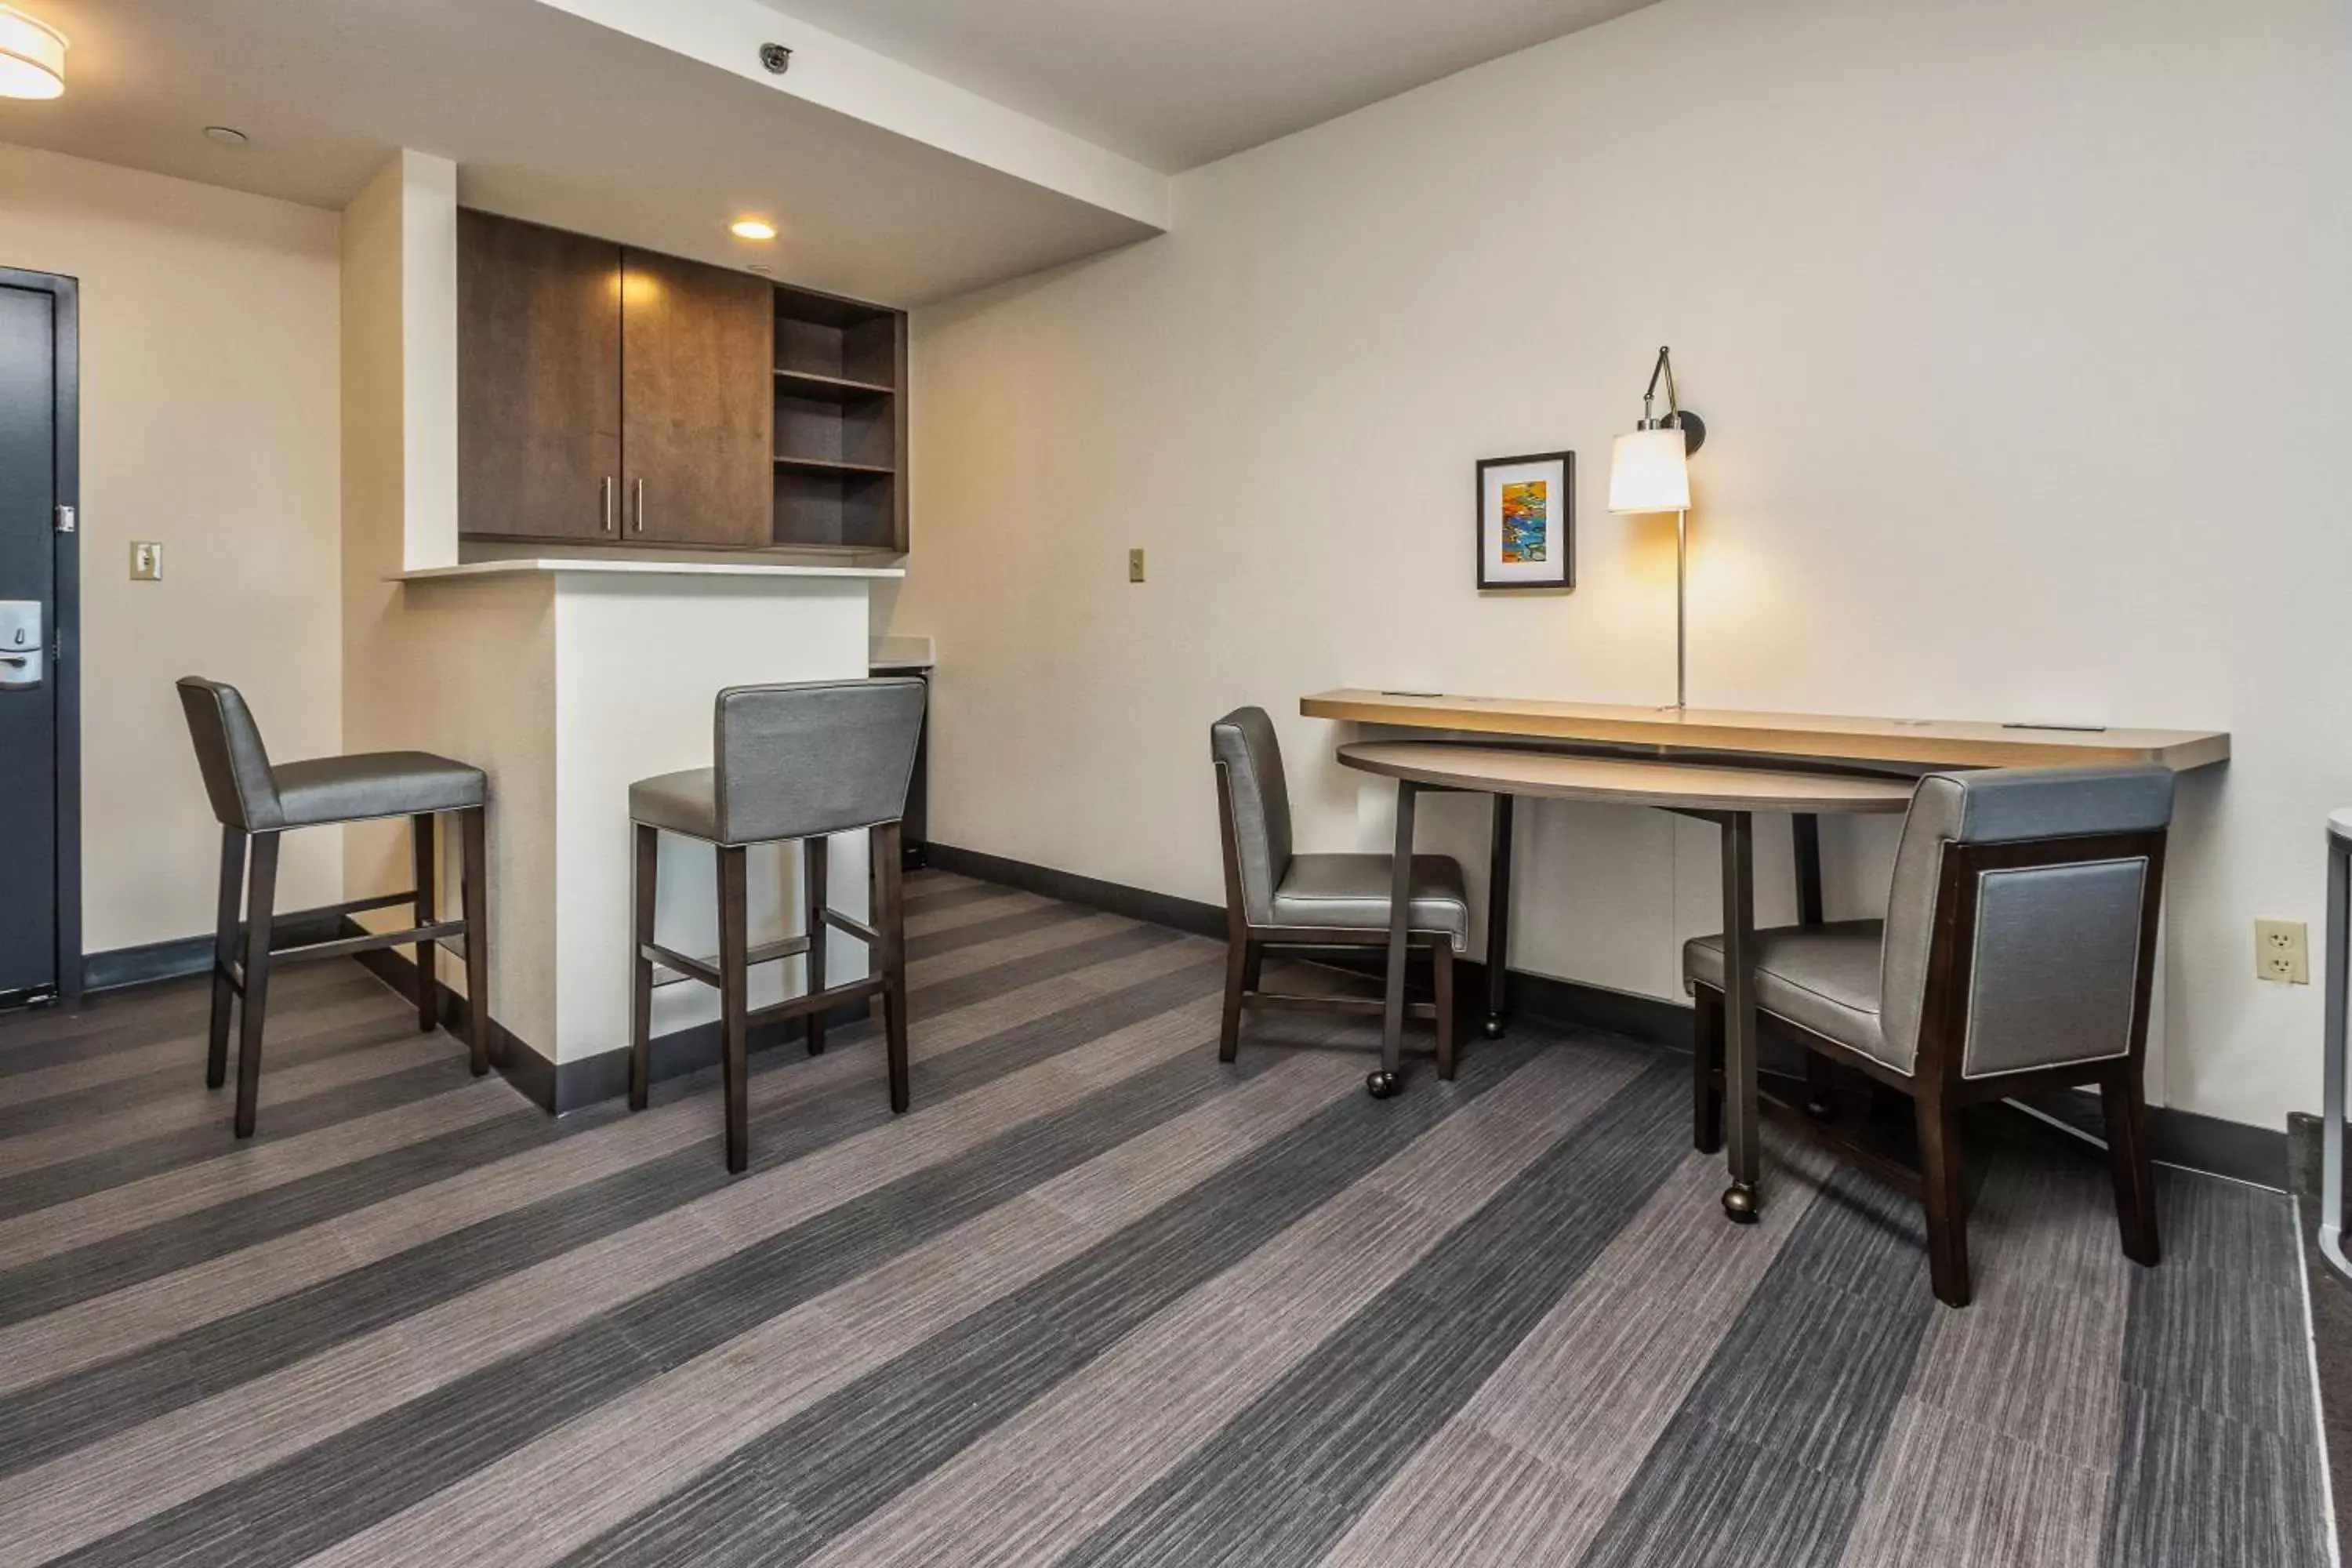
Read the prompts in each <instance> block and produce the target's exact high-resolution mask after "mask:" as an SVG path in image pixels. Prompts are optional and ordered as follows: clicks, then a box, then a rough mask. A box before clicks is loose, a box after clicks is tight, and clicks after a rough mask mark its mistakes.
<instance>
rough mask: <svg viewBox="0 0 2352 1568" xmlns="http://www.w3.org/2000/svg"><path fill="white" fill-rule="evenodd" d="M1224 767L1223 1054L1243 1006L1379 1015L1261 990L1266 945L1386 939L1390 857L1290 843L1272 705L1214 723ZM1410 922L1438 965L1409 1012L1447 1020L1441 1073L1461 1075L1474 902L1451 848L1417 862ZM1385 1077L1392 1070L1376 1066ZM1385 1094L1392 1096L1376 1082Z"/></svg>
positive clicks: (1367, 1001)
mask: <svg viewBox="0 0 2352 1568" xmlns="http://www.w3.org/2000/svg"><path fill="white" fill-rule="evenodd" d="M1209 750H1210V755H1211V757H1212V759H1213V761H1214V763H1215V764H1216V770H1217V817H1218V822H1219V826H1220V827H1221V828H1222V830H1223V840H1224V859H1225V941H1226V950H1225V1008H1224V1020H1223V1032H1222V1033H1221V1035H1220V1036H1219V1042H1218V1052H1217V1054H1218V1056H1219V1057H1220V1058H1222V1059H1223V1060H1225V1061H1232V1060H1233V1059H1234V1055H1235V1054H1236V1052H1237V1051H1238V1050H1239V1049H1240V1044H1241V1019H1242V1008H1243V1006H1244V1005H1257V1006H1264V1007H1294V1008H1295V1007H1320V1008H1328V1009H1333V1010H1337V1011H1340V1012H1354V1013H1370V1014H1378V1013H1379V1012H1380V1010H1381V1004H1380V1002H1379V1000H1378V999H1377V998H1373V997H1353V996H1301V995H1289V994H1279V993H1274V992H1267V991H1264V990H1261V989H1260V988H1259V985H1258V971H1259V968H1260V966H1261V964H1262V963H1263V961H1264V958H1265V950H1266V949H1267V948H1268V947H1385V946H1386V945H1387V943H1388V940H1389V930H1388V928H1389V909H1390V898H1391V880H1390V871H1391V868H1392V867H1393V865H1394V864H1395V862H1394V861H1393V860H1392V859H1391V858H1390V857H1389V856H1386V855H1382V854H1377V853H1371V854H1355V855H1300V854H1296V853H1294V852H1293V851H1292V849H1291V847H1290V790H1289V786H1288V784H1286V781H1285V779H1284V777H1283V772H1282V747H1281V745H1280V744H1279V743H1278V742H1276V739H1275V734H1274V723H1273V721H1271V720H1269V719H1268V718H1267V717H1266V716H1265V710H1264V709H1263V708H1240V709H1236V710H1234V711H1233V712H1231V713H1228V714H1226V715H1225V716H1224V717H1223V718H1222V719H1220V720H1218V721H1216V722H1215V723H1214V724H1213V725H1211V726H1210V727H1209ZM1411 899H1412V902H1411V905H1410V918H1409V921H1408V923H1409V925H1410V926H1411V931H1412V944H1413V946H1414V947H1415V949H1417V950H1419V951H1421V952H1425V953H1426V954H1427V955H1428V957H1429V961H1430V964H1431V969H1432V973H1431V989H1432V991H1433V994H1434V999H1433V1002H1429V1003H1416V1004H1414V1005H1412V1006H1410V1007H1408V1008H1407V1009H1406V1013H1407V1016H1411V1017H1414V1018H1426V1019H1430V1020H1432V1021H1433V1022H1434V1023H1435V1024H1436V1026H1437V1071H1438V1076H1439V1077H1441V1078H1448V1079H1450V1078H1452V1077H1453V1076H1454V953H1455V952H1459V951H1461V950H1462V949H1463V948H1464V947H1465V945H1466V944H1467V943H1468V942H1469V940H1470V900H1469V895H1468V894H1467V893H1466V892H1465V891H1464V884H1463V880H1462V868H1461V866H1460V865H1459V864H1457V863H1456V862H1455V861H1454V859H1452V858H1450V857H1448V856H1444V855H1416V856H1414V857H1413V858H1412V891H1411ZM1373 1076H1374V1078H1375V1079H1378V1078H1382V1077H1389V1078H1393V1076H1394V1075H1393V1074H1383V1073H1375V1074H1374V1075H1373ZM1374 1092H1375V1093H1380V1092H1382V1091H1381V1089H1380V1088H1379V1087H1378V1086H1377V1085H1376V1086H1375V1089H1374Z"/></svg>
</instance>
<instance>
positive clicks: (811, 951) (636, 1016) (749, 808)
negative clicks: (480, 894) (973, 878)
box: [629, 679, 923, 1172]
mask: <svg viewBox="0 0 2352 1568" xmlns="http://www.w3.org/2000/svg"><path fill="white" fill-rule="evenodd" d="M922 725H923V683H922V682H921V681H920V680H916V679H894V680H824V681H809V682H804V683H802V684H798V685H791V686H737V687H730V688H729V689H727V690H725V691H722V692H720V693H719V703H718V718H717V731H718V732H717V735H716V738H715V742H714V746H713V750H712V754H713V756H715V757H716V758H717V763H716V765H714V766H712V767H708V768H694V769H690V770H688V772H685V773H664V774H662V775H661V776H660V777H658V778H650V779H640V780H639V781H637V782H636V783H635V784H631V785H630V786H629V818H630V820H631V821H632V822H634V823H635V825H636V839H637V845H636V861H635V877H634V879H633V888H632V892H633V901H634V903H635V940H634V946H633V951H634V952H635V977H634V985H633V990H632V997H631V1000H632V1004H633V1005H632V1008H631V1031H630V1041H629V1045H630V1052H629V1107H630V1109H631V1110H644V1109H645V1107H646V1091H647V1089H648V1088H649V1087H650V1084H649V1079H650V1078H651V1073H652V1059H653V990H654V966H655V965H656V964H659V965H661V966H662V967H663V968H665V969H667V970H671V971H673V972H675V973H678V974H682V975H685V976H687V977H688V978H690V979H694V980H698V981H700V982H702V983H703V984H705V985H710V986H715V987H717V989H718V991H719V1034H720V1061H721V1073H722V1076H723V1077H724V1078H725V1079H726V1084H727V1168H728V1169H729V1170H730V1171H737V1172H740V1171H741V1170H743V1169H744V1168H745V1167H746V1166H747V1165H748V1164H749V1163H750V1162H751V1091H750V1083H749V1070H750V1069H749V1065H748V1058H749V1055H750V1050H751V1026H752V1024H754V1023H755V1022H763V1021H766V1020H769V1019H777V1020H784V1019H791V1018H797V1017H805V1018H806V1019H807V1020H808V1044H809V1050H810V1052H811V1053H812V1054H814V1053H815V1052H818V1051H821V1050H823V1049H824V1010H825V1009H826V1008H828V1007H833V1006H837V1005H840V1004H842V1003H845V1002H855V1001H860V1000H863V999H865V998H867V997H875V996H878V997H880V998H881V1000H882V1024H883V1035H884V1038H885V1040H886V1042H887V1052H888V1055H889V1058H890V1066H889V1072H890V1109H891V1110H906V1109H907V1100H908V1083H907V961H906V940H905V922H904V917H903V914H902V911H901V909H900V900H899V886H900V879H901V877H902V875H903V872H902V868H901V867H900V864H899V838H900V828H899V822H900V818H901V817H902V816H904V815H905V813H906V809H907V785H908V781H909V780H910V779H911V778H912V777H913V775H914V771H915V742H916V738H917V737H918V736H919V734H920V733H921V732H922ZM861 827H862V828H865V829H866V830H867V833H868V836H869V843H868V847H867V855H866V859H867V861H868V868H867V869H868V888H869V902H868V905H867V913H868V915H869V917H870V920H871V923H870V924H867V923H863V922H860V921H855V920H852V919H850V918H849V917H848V916H847V915H844V914H840V913H837V912H836V911H835V910H833V909H832V908H831V907H830V906H829V905H828V904H827V902H826V900H825V836H826V835H827V834H833V833H848V832H852V831H854V830H856V829H857V828H861ZM666 832H667V833H677V834H682V835H684V836H685V837H688V838H698V839H700V840H702V841H703V842H704V843H707V844H709V845H711V846H713V847H715V848H716V849H717V850H718V855H719V953H718V956H717V957H716V958H708V959H706V958H689V957H688V956H686V955H685V954H683V953H680V952H675V951H673V950H671V949H669V948H667V947H663V946H661V945H659V944H658V943H656V942H655V940H654V891H655V886H656V881H657V873H658V871H659V868H660V855H661V835H662V834H663V833H666ZM793 839H798V840H800V841H801V845H802V853H803V864H804V866H805V868H806V873H805V882H806V889H807V898H806V904H807V909H806V910H805V920H804V923H803V933H802V934H800V935H797V936H791V937H787V938H785V939H784V940H782V941H781V942H765V943H762V944H761V946H759V947H756V948H754V947H752V946H751V944H750V937H749V930H748V928H749V926H750V922H751V910H750V887H749V884H748V882H747V880H746V879H745V875H744V852H745V850H746V848H747V847H749V846H751V845H753V844H772V843H778V842H789V841H791V840H793ZM828 927H830V928H832V929H834V930H838V931H845V932H847V933H848V934H849V935H851V936H854V937H856V939H858V940H859V941H860V942H864V943H866V951H867V952H868V953H869V954H870V955H871V956H872V964H871V969H872V973H868V974H867V975H866V978H864V979H862V980H856V981H852V982H850V983H849V984H844V985H834V986H827V985H826V984H825V983H824V944H825V933H826V931H827V928H828ZM803 955H804V956H805V958H806V960H807V966H808V988H807V991H806V993H805V994H803V995H799V996H794V997H790V998H788V999H786V1000H785V1001H783V1002H781V1003H778V1004H777V1005H774V1006H772V1007H763V1008H761V1010H760V1011H759V1012H758V1013H756V1014H755V1013H752V1012H751V1011H750V1005H749V1002H748V999H747V994H748V990H749V984H750V973H751V966H752V965H753V964H755V963H770V962H772V961H774V960H778V959H785V958H792V957H795V956H803Z"/></svg>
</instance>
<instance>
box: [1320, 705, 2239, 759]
mask: <svg viewBox="0 0 2352 1568" xmlns="http://www.w3.org/2000/svg"><path fill="white" fill-rule="evenodd" d="M1298 710H1299V712H1301V713H1303V714H1305V715H1306V716H1307V717H1308V718H1310V719H1346V720H1353V721H1356V722H1357V723H1360V724H1393V725H1401V726H1405V727H1408V728H1414V729H1425V730H1463V731H1474V732H1477V733H1482V734H1489V735H1521V736H1528V737H1530V738H1537V739H1542V740H1547V741H1584V742H1607V743H1610V744H1614V745H1641V746H1670V747H1679V748H1683V749H1685V750H1691V751H1706V752H1745V753H1748V754H1750V755H1761V756H1782V757H1820V758H1822V759H1833V760H1836V761H1841V762H1851V763H1905V764H1916V765H1922V766H1927V767H2034V766H2049V765H2059V764H2065V763H2162V764H2163V765H2164V766H2166V767H2168V768H2171V769H2172V770H2174V771H2175V772H2180V771H2183V770H2186V769H2189V768H2201V767H2207V766H2210V764H2212V763H2219V762H2223V761H2226V760H2227V759H2228V757H2229V755H2230V737H2229V736H2228V734H2226V733H2223V732H2220V731H2203V730H2033V729H2013V728H2011V727H2010V726H2008V725H2005V724H1995V723H1979V722H1972V721H1954V720H1947V719H1937V720H1924V719H1922V720H1914V719H1854V718H1841V717H1834V716H1830V715H1824V714H1818V713H1763V712H1756V711H1751V710H1747V709H1741V708H1686V709H1684V710H1681V711H1679V712H1677V711H1675V710H1673V709H1671V708H1644V707H1638V706H1634V705H1633V704H1630V703H1613V702H1549V701H1544V700H1538V699H1533V698H1520V697H1462V696H1454V695H1450V694H1445V693H1421V692H1403V691H1372V690H1367V689H1361V688H1352V687H1351V688H1346V689H1341V690H1338V691H1323V692H1318V693H1317V694H1316V695H1314V696H1312V697H1307V698H1302V699H1300V700H1299V704H1298Z"/></svg>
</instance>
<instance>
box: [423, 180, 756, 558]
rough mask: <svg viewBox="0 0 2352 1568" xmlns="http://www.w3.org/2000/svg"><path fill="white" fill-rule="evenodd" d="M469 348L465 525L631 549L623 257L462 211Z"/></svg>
mask: <svg viewBox="0 0 2352 1568" xmlns="http://www.w3.org/2000/svg"><path fill="white" fill-rule="evenodd" d="M751 281H753V282H757V279H751ZM764 292H765V291H764V289H762V294H763V296H764ZM761 330H762V331H764V323H763V325H762V329H761ZM457 344H458V352H457V507H458V518H459V524H458V526H459V528H460V529H461V530H462V531H466V532H468V533H485V534H504V535H510V536H516V537H523V538H540V539H603V540H607V541H613V542H618V540H619V539H620V528H621V526H622V521H621V499H622V498H621V494H620V485H621V247H619V246H617V245H614V244H613V243H612V242H610V241H609V240H599V239H590V238H587V237H583V236H581V235H576V234H565V233H562V232H561V231H559V230H556V229H551V228H541V227H540V226H538V225H536V224H528V223H519V222H517V221H515V220H514V219H511V218H503V217H495V216H491V215H489V214H488V213H479V212H473V211H460V212H459V213H458V215H457ZM763 352H764V350H763ZM754 401H755V403H756V402H757V401H759V400H756V399H755V400H754Z"/></svg>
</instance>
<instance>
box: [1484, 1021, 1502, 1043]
mask: <svg viewBox="0 0 2352 1568" xmlns="http://www.w3.org/2000/svg"><path fill="white" fill-rule="evenodd" d="M1485 1033H1486V1037H1487V1038H1488V1039H1490V1040H1499V1039H1501V1038H1502V1037H1503V1020H1502V1019H1501V1018H1500V1017H1492V1018H1489V1019H1487V1020H1486V1030H1485Z"/></svg>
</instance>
